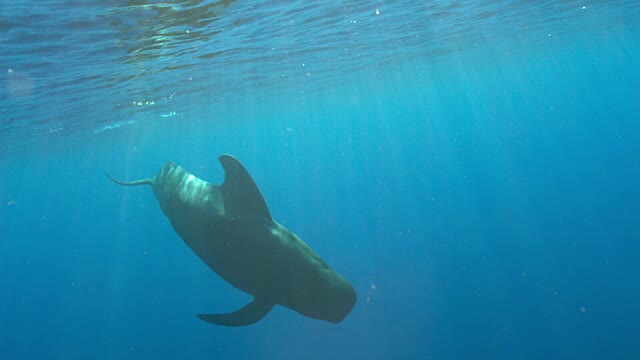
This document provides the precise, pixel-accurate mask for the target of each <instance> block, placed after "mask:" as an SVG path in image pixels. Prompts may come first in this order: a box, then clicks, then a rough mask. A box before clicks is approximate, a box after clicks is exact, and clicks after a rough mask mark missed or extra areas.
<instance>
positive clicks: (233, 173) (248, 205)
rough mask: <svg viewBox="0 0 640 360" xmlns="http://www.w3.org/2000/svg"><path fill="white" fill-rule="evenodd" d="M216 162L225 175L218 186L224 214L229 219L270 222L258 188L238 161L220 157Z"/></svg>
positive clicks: (267, 210)
mask: <svg viewBox="0 0 640 360" xmlns="http://www.w3.org/2000/svg"><path fill="white" fill-rule="evenodd" d="M218 160H220V164H222V168H223V169H224V173H225V177H224V182H223V183H222V185H220V191H221V192H222V197H223V199H224V208H225V214H226V215H227V216H231V217H245V216H260V217H264V218H265V219H267V220H271V214H270V213H269V208H268V207H267V204H266V203H265V202H264V198H263V197H262V194H261V193H260V190H258V186H257V185H256V183H255V182H254V181H253V179H252V178H251V175H249V173H248V172H247V169H245V168H244V166H242V164H241V163H240V161H238V160H237V159H236V158H234V157H233V156H231V155H222V156H220V157H219V158H218Z"/></svg>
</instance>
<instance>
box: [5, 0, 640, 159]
mask: <svg viewBox="0 0 640 360" xmlns="http://www.w3.org/2000/svg"><path fill="white" fill-rule="evenodd" d="M639 7H640V6H639V5H638V2H632V1H608V2H594V3H587V2H576V1H557V2H553V1H547V2H532V1H460V2H456V1H436V2H426V1H396V2H368V1H334V2H328V1H295V0H292V1H254V0H247V1H221V2H217V1H173V2H155V1H120V0H114V1H104V0H101V1H51V0H49V1H29V0H27V1H19V2H4V3H2V4H0V49H1V51H0V67H1V68H0V143H1V144H2V145H0V149H2V151H3V152H13V151H19V149H21V148H23V147H24V146H26V145H28V144H37V143H38V141H40V140H41V139H40V138H43V137H44V138H47V140H49V139H51V138H55V137H71V138H78V137H80V138H87V137H91V136H94V135H95V134H98V133H100V132H103V131H107V130H113V129H117V128H119V127H121V126H124V125H126V124H130V123H131V122H132V121H135V119H137V117H136V116H135V115H141V114H142V115H144V114H154V115H155V116H156V117H162V116H164V117H169V116H176V115H179V116H187V115H188V114H190V113H194V112H197V111H198V109H199V108H202V107H203V106H215V104H216V103H219V102H221V101H227V102H228V101H230V99H234V98H242V97H251V98H254V99H263V98H265V96H266V95H271V96H272V95H273V94H277V93H297V94H300V95H302V96H304V95H308V94H313V93H314V92H317V91H322V90H326V89H330V88H335V87H338V86H340V85H344V84H349V83H353V82H354V81H358V79H361V78H367V77H372V76H377V75H379V74H381V73H385V72H388V71H389V69H393V66H402V64H404V63H407V62H410V61H418V62H419V63H421V64H422V65H423V66H425V67H428V66H432V65H434V64H438V63H442V62H446V61H450V59H451V56H453V55H456V56H465V55H466V56H469V54H473V52H474V51H478V49H480V50H482V49H486V48H494V47H500V48H503V49H504V50H505V51H506V52H508V51H518V50H519V49H520V50H521V49H523V48H524V49H526V48H527V47H530V46H535V44H536V43H544V42H549V41H556V42H560V43H562V41H570V40H568V39H569V38H570V37H571V36H573V35H576V34H580V33H589V34H591V35H590V36H594V37H597V36H601V35H602V34H606V32H607V31H615V29H616V28H624V27H625V26H627V27H628V26H629V25H630V24H631V23H632V22H633V21H635V20H637V19H638V12H639ZM599 34H600V35H599ZM471 56H472V55H471ZM267 103H268V100H267ZM212 120H213V119H212ZM92 134H93V135H92Z"/></svg>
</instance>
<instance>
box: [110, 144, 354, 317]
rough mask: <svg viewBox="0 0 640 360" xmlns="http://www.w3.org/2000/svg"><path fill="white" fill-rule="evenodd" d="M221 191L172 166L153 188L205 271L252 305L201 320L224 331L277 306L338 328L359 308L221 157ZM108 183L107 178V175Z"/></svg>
mask: <svg viewBox="0 0 640 360" xmlns="http://www.w3.org/2000/svg"><path fill="white" fill-rule="evenodd" d="M219 161H220V164H222V167H223V169H224V171H225V180H224V182H223V183H222V184H221V185H213V184H210V183H208V182H206V181H204V180H202V179H199V178H198V177H196V176H194V175H192V174H190V173H189V172H187V171H186V170H184V169H183V168H182V167H180V166H178V165H176V164H174V163H172V162H168V163H166V164H164V166H162V168H161V169H160V171H158V173H157V174H156V176H155V177H153V178H151V179H149V178H145V179H140V180H136V181H131V182H122V181H118V180H116V179H114V178H112V177H111V176H109V178H110V179H111V180H113V181H114V182H116V183H118V184H120V185H125V186H137V185H150V186H151V187H152V189H153V193H154V195H155V197H156V199H157V200H158V203H159V204H160V207H161V208H162V211H163V212H164V214H165V215H166V216H167V218H168V219H169V221H170V222H171V224H172V225H173V228H174V229H175V231H176V233H177V234H178V235H179V236H180V237H181V238H182V239H183V240H184V242H185V243H186V244H187V245H188V246H189V247H190V248H191V250H193V252H194V253H195V254H196V255H198V257H199V258H200V259H201V260H202V261H203V262H204V263H205V264H207V266H208V267H209V268H210V269H211V270H213V271H214V272H216V273H217V274H218V275H219V276H220V277H222V278H223V279H224V280H226V281H227V282H228V283H229V284H231V285H233V286H234V287H236V288H238V289H240V290H242V291H244V292H246V293H248V294H251V295H253V297H254V300H253V301H252V302H250V303H249V304H247V305H245V306H244V307H242V308H240V309H238V310H236V311H234V312H232V313H228V314H198V315H197V316H198V318H200V319H202V320H204V321H207V322H210V323H213V324H217V325H223V326H244V325H249V324H253V323H255V322H257V321H259V320H260V319H262V318H263V317H264V316H265V315H266V314H267V313H268V312H269V311H270V310H271V309H272V308H273V306H274V305H282V306H285V307H287V308H289V309H291V310H294V311H297V312H298V313H300V314H302V315H305V316H308V317H311V318H314V319H320V320H326V321H330V322H334V323H339V322H341V321H342V320H343V319H344V318H345V317H346V316H347V315H348V314H349V313H350V312H351V309H352V308H353V306H354V305H355V302H356V298H357V296H356V292H355V290H354V289H353V287H352V286H351V284H350V283H349V282H348V281H347V280H346V279H345V278H344V277H343V276H342V275H340V274H339V273H337V272H336V271H335V270H333V269H332V268H331V267H329V266H328V265H327V263H325V262H324V261H323V260H322V258H320V256H319V255H318V254H317V253H316V252H315V251H313V249H311V247H309V246H308V245H307V244H305V243H304V241H302V240H301V239H300V238H299V237H298V236H296V235H295V234H294V233H293V232H291V231H289V230H288V229H287V228H285V227H284V226H282V225H280V224H278V223H277V222H276V221H274V220H273V219H272V217H271V214H270V213H269V209H268V207H267V205H266V203H265V201H264V199H263V197H262V194H261V193H260V190H258V187H257V186H256V184H255V182H254V181H253V179H252V178H251V176H250V175H249V173H248V172H247V170H246V169H245V168H244V166H243V165H242V164H241V163H240V162H239V161H238V160H237V159H236V158H234V157H233V156H231V155H222V156H220V157H219ZM107 176H108V175H107Z"/></svg>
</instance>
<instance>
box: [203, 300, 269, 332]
mask: <svg viewBox="0 0 640 360" xmlns="http://www.w3.org/2000/svg"><path fill="white" fill-rule="evenodd" d="M271 308H273V304H272V303H267V302H265V301H261V300H259V299H254V300H253V301H252V302H250V303H248V304H247V305H245V306H243V307H241V308H240V309H238V310H236V311H234V312H232V313H228V314H198V315H196V316H197V317H198V319H200V320H204V321H206V322H208V323H212V324H216V325H222V326H245V325H251V324H253V323H255V322H257V321H259V320H260V319H262V318H263V317H264V316H265V315H267V313H269V311H271Z"/></svg>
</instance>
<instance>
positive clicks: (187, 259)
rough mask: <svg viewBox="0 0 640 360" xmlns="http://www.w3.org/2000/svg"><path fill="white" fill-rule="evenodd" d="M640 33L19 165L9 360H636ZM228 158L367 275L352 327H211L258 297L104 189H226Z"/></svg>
mask: <svg viewBox="0 0 640 360" xmlns="http://www.w3.org/2000/svg"><path fill="white" fill-rule="evenodd" d="M639 33H640V31H638V28H637V27H636V28H631V27H627V28H625V29H622V30H619V31H616V33H615V35H616V37H607V36H599V37H592V36H589V34H585V35H575V36H573V37H572V38H571V39H569V40H565V41H564V42H562V43H554V42H552V41H551V42H549V43H546V44H538V45H537V46H532V47H531V48H521V49H516V50H514V49H512V48H509V49H502V48H500V47H494V48H493V49H491V51H476V52H470V53H468V54H467V55H465V56H458V57H456V58H455V61H451V62H448V63H446V62H445V63H441V64H438V65H434V64H430V63H429V62H428V61H426V60H425V59H412V60H407V61H406V62H402V63H401V64H397V63H396V64H395V65H388V67H387V68H386V70H387V71H384V72H380V71H379V69H376V71H375V73H374V71H372V72H371V73H370V74H369V75H370V76H366V72H365V73H364V75H363V76H360V77H359V78H356V79H354V80H353V81H351V82H347V84H348V85H344V86H340V87H336V88H327V89H325V90H324V91H321V92H316V93H314V94H308V95H306V96H304V97H300V96H299V94H294V93H292V94H290V96H289V97H286V96H278V97H272V98H267V99H266V100H265V99H264V98H262V99H261V100H259V101H258V100H254V99H252V98H251V97H249V96H248V97H246V98H242V99H235V100H234V102H230V103H226V104H224V106H222V105H220V104H216V105H207V104H202V103H200V104H198V105H194V106H197V109H198V111H197V112H196V114H195V115H192V117H190V118H189V119H185V118H180V119H177V118H175V117H172V118H167V119H162V120H160V121H156V122H154V123H153V125H149V126H147V125H145V126H143V125H136V126H131V127H128V128H125V129H122V131H114V132H112V133H110V134H109V135H108V136H102V137H98V138H93V139H90V140H86V141H79V142H77V143H74V144H66V146H62V147H60V146H52V147H47V146H46V143H44V144H43V145H44V146H41V147H38V148H34V149H31V150H29V151H25V152H24V153H22V154H14V155H12V156H9V157H5V158H3V159H2V172H1V173H0V199H1V200H2V204H0V237H1V240H0V357H2V358H3V359H10V358H16V359H17V358H20V359H26V358H47V359H56V358H60V359H62V358H64V359H86V358H92V359H112V358H113V359H116V358H117V359H124V358H130V359H140V358H154V359H175V358H178V357H180V358H274V359H275V358H278V359H282V358H291V359H302V358H303V359H329V358H344V359H347V358H349V359H375V358H397V359H410V358H413V359H424V358H434V359H459V358H474V359H540V358H547V359H567V358H574V359H576V358H583V359H603V358H611V359H614V358H615V359H636V358H638V357H639V356H640V349H638V347H637V340H638V339H640V325H638V322H639V320H640V316H639V315H638V309H637V306H638V302H639V300H640V288H639V287H638V273H639V272H638V262H637V261H638V260H637V259H638V253H639V250H640V245H639V242H638V240H640V230H639V227H638V220H639V216H640V205H639V201H638V200H639V199H640V192H639V190H638V184H639V180H640V160H639V159H638V154H640V131H639V130H640V125H639V122H638V121H639V119H640V118H639V116H638V113H639V111H638V100H639V99H640V87H639V86H638V84H639V80H640V73H639V72H638V71H639V70H638V64H640V59H639V56H638V55H639V53H638V49H639V47H638V34H639ZM360 75H362V74H360ZM212 118H215V119H216V121H210V120H211V119H212ZM221 153H231V154H233V155H235V156H236V157H238V158H239V159H240V160H241V161H242V162H243V163H244V165H245V166H246V167H247V169H248V170H249V172H250V173H251V174H252V176H253V177H254V179H255V181H256V183H257V184H258V186H259V187H260V189H261V191H262V193H263V195H264V197H265V199H266V201H267V203H268V205H269V206H270V209H271V213H272V214H273V216H274V218H275V219H276V220H278V221H279V222H281V223H283V224H284V225H285V226H287V227H288V228H290V229H292V230H293V231H295V232H296V233H297V234H298V235H300V236H301V238H303V239H304V240H305V241H306V242H307V243H308V244H310V245H311V246H312V247H313V248H314V249H315V250H316V251H317V252H318V253H319V254H321V255H322V256H323V257H324V258H325V259H326V260H327V261H328V262H329V263H330V264H331V265H332V266H333V267H334V268H335V269H337V270H338V271H340V272H341V273H342V274H344V275H345V277H346V278H347V279H349V280H350V281H351V282H352V283H353V284H354V287H355V288H356V290H357V292H358V294H359V299H358V302H357V304H356V307H355V308H354V310H353V312H352V314H351V315H350V316H349V317H348V318H347V319H346V320H345V321H344V322H343V323H341V324H338V325H336V324H329V323H325V322H321V321H316V320H311V319H307V318H304V317H302V316H300V315H298V314H296V313H294V312H292V311H289V310H287V309H284V308H281V307H277V308H275V309H274V310H273V311H272V312H271V313H270V314H269V315H268V316H267V317H266V318H265V319H263V320H262V321H260V322H259V323H257V324H255V325H252V326H249V327H244V328H224V327H216V326H212V325H210V324H207V323H204V322H202V321H200V320H198V319H197V318H195V316H194V314H196V313H200V312H218V311H219V312H223V311H227V310H228V311H231V310H234V309H236V308H238V307H239V306H241V305H243V304H244V303H246V302H247V301H248V300H249V297H248V296H247V295H244V294H242V293H241V292H240V291H238V290H236V289H234V288H232V287H230V286H229V285H227V284H226V283H225V282H224V281H222V280H221V279H219V278H218V277H216V276H215V274H213V273H211V272H210V271H209V270H208V269H207V268H206V267H205V266H204V265H203V264H202V263H200V261H199V260H198V259H197V258H196V257H195V256H194V255H193V254H192V253H191V252H190V250H189V249H188V248H187V247H186V246H185V245H184V244H183V243H182V241H181V240H180V239H179V238H178V237H177V235H176V234H175V233H174V232H173V230H172V229H171V226H170V224H169V222H168V221H167V219H166V218H165V217H164V216H163V214H162V213H161V211H160V209H159V207H158V206H157V203H156V200H155V199H154V198H153V195H152V193H151V191H150V189H145V188H122V187H118V186H116V185H114V184H113V183H111V182H110V181H108V179H107V178H106V177H105V176H104V172H105V171H107V172H109V173H110V174H112V175H113V176H115V177H118V178H121V179H134V178H140V177H149V176H152V175H154V174H155V172H156V171H157V170H158V168H159V167H160V166H161V165H162V164H163V163H164V162H165V161H168V160H172V161H175V162H177V163H178V164H180V165H182V166H183V167H184V168H186V169H187V170H190V171H191V172H193V173H195V174H196V175H198V176H200V177H202V178H204V179H207V180H209V181H211V182H214V183H219V182H221V181H222V170H221V168H220V166H219V164H218V163H217V161H216V158H217V156H218V155H219V154H221Z"/></svg>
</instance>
